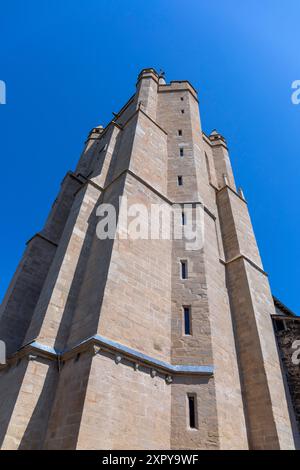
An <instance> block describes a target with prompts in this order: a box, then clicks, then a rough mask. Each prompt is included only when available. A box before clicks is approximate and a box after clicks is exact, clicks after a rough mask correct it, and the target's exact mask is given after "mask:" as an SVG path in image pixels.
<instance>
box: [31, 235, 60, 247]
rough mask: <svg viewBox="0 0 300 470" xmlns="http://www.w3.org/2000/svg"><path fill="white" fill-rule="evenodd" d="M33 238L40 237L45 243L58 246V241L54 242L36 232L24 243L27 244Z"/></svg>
mask: <svg viewBox="0 0 300 470" xmlns="http://www.w3.org/2000/svg"><path fill="white" fill-rule="evenodd" d="M35 238H41V239H42V240H44V241H46V242H47V243H50V244H51V245H53V246H55V247H58V243H55V242H54V241H52V240H50V238H47V237H45V236H44V235H43V234H42V233H40V232H38V233H36V234H34V235H33V237H31V238H30V239H29V240H28V241H27V242H26V245H28V244H29V243H30V242H31V241H32V240H34V239H35Z"/></svg>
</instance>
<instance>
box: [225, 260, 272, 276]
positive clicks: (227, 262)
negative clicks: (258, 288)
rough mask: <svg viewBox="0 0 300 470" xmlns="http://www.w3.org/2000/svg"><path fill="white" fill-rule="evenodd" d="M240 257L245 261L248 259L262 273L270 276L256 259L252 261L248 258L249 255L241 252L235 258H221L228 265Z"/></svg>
mask: <svg viewBox="0 0 300 470" xmlns="http://www.w3.org/2000/svg"><path fill="white" fill-rule="evenodd" d="M240 259H243V260H245V261H247V263H249V264H251V266H252V267H253V268H255V269H257V270H258V271H259V272H261V273H262V274H264V275H265V276H267V277H268V273H266V271H264V270H263V269H262V268H261V267H260V266H258V264H256V263H255V262H254V261H252V260H251V259H250V258H248V257H247V256H245V255H243V254H239V255H237V256H235V257H234V258H232V259H230V260H226V261H225V260H223V259H221V258H220V260H219V261H220V263H222V264H224V265H225V266H228V265H229V264H231V263H234V262H235V261H238V260H240Z"/></svg>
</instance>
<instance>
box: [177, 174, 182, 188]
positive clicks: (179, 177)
mask: <svg viewBox="0 0 300 470" xmlns="http://www.w3.org/2000/svg"><path fill="white" fill-rule="evenodd" d="M177 183H178V186H182V185H183V179H182V176H177Z"/></svg>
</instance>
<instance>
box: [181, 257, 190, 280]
mask: <svg viewBox="0 0 300 470" xmlns="http://www.w3.org/2000/svg"><path fill="white" fill-rule="evenodd" d="M180 271H181V279H187V277H188V270H187V261H180Z"/></svg>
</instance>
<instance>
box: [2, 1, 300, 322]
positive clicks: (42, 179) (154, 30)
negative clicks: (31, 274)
mask: <svg viewBox="0 0 300 470" xmlns="http://www.w3.org/2000/svg"><path fill="white" fill-rule="evenodd" d="M299 18H300V2H299V0H287V1H285V2H283V1H282V0H244V1H241V0H214V1H213V2H212V1H204V0H185V1H182V0H181V1H179V0H151V1H146V0H127V1H126V2H125V1H121V0H86V1H83V0H43V1H40V0H27V1H24V0H19V1H17V0H10V1H7V2H1V6H0V21H1V25H0V41H1V42H0V43H1V48H0V80H4V81H5V82H6V84H7V104H6V105H4V106H0V132H1V134H0V137H1V138H0V155H1V170H2V172H1V173H2V174H1V185H0V195H1V197H0V210H1V232H0V241H1V243H0V297H1V298H2V297H3V295H4V292H5V290H6V288H7V286H8V283H9V281H10V278H11V276H12V275H13V273H14V271H15V268H16V266H17V263H18V261H19V259H20V257H21V255H22V252H23V249H24V244H25V241H26V240H27V239H29V238H30V237H31V236H32V235H33V234H34V233H35V232H37V231H38V230H40V228H41V227H42V225H43V223H44V220H45V218H46V216H47V213H48V210H49V209H50V207H51V204H52V202H53V200H54V198H55V197H56V194H57V191H58V189H59V184H60V181H61V180H62V178H63V176H64V174H65V173H66V171H67V170H69V169H74V166H75V164H76V162H77V159H78V157H79V155H80V153H81V151H82V148H83V142H84V140H85V137H86V135H87V133H88V131H89V130H90V128H92V127H93V126H96V125H98V124H105V123H107V122H108V121H109V120H110V119H111V118H112V114H111V112H112V111H115V112H116V111H117V110H118V109H119V108H120V107H121V106H122V104H123V103H124V102H125V100H127V98H128V97H129V96H131V94H133V92H134V85H135V81H136V76H137V74H138V72H139V70H140V69H141V68H144V67H156V68H158V69H159V68H163V69H164V70H165V72H166V78H167V80H180V79H188V80H190V81H191V82H192V84H193V85H194V86H195V87H196V88H197V90H198V92H199V96H200V110H201V117H202V124H203V129H204V130H205V131H206V132H210V131H211V130H212V129H213V128H217V129H218V130H219V131H220V132H222V133H223V134H224V135H225V136H226V138H227V140H228V143H229V146H230V150H231V158H232V163H233V167H234V170H235V174H236V179H237V183H238V184H239V185H240V186H242V187H243V189H244V192H245V195H246V197H247V200H248V203H249V207H250V211H251V216H252V221H253V225H254V229H255V232H256V236H257V239H258V242H259V247H260V250H261V254H262V258H263V262H264V266H265V269H266V270H267V272H268V273H269V275H270V281H271V286H272V290H273V293H274V294H275V295H276V296H277V297H279V298H280V299H281V300H282V301H283V302H284V303H286V304H287V305H288V306H289V307H290V308H291V309H293V310H295V311H296V312H298V313H300V293H299V290H300V289H299V278H300V272H299V261H300V256H299V254H300V253H299V251H300V250H299V229H300V220H299V180H300V163H299V156H300V139H299V124H300V105H299V106H295V105H292V102H291V83H292V82H293V81H294V80H296V79H300V63H299V44H300V24H299Z"/></svg>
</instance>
